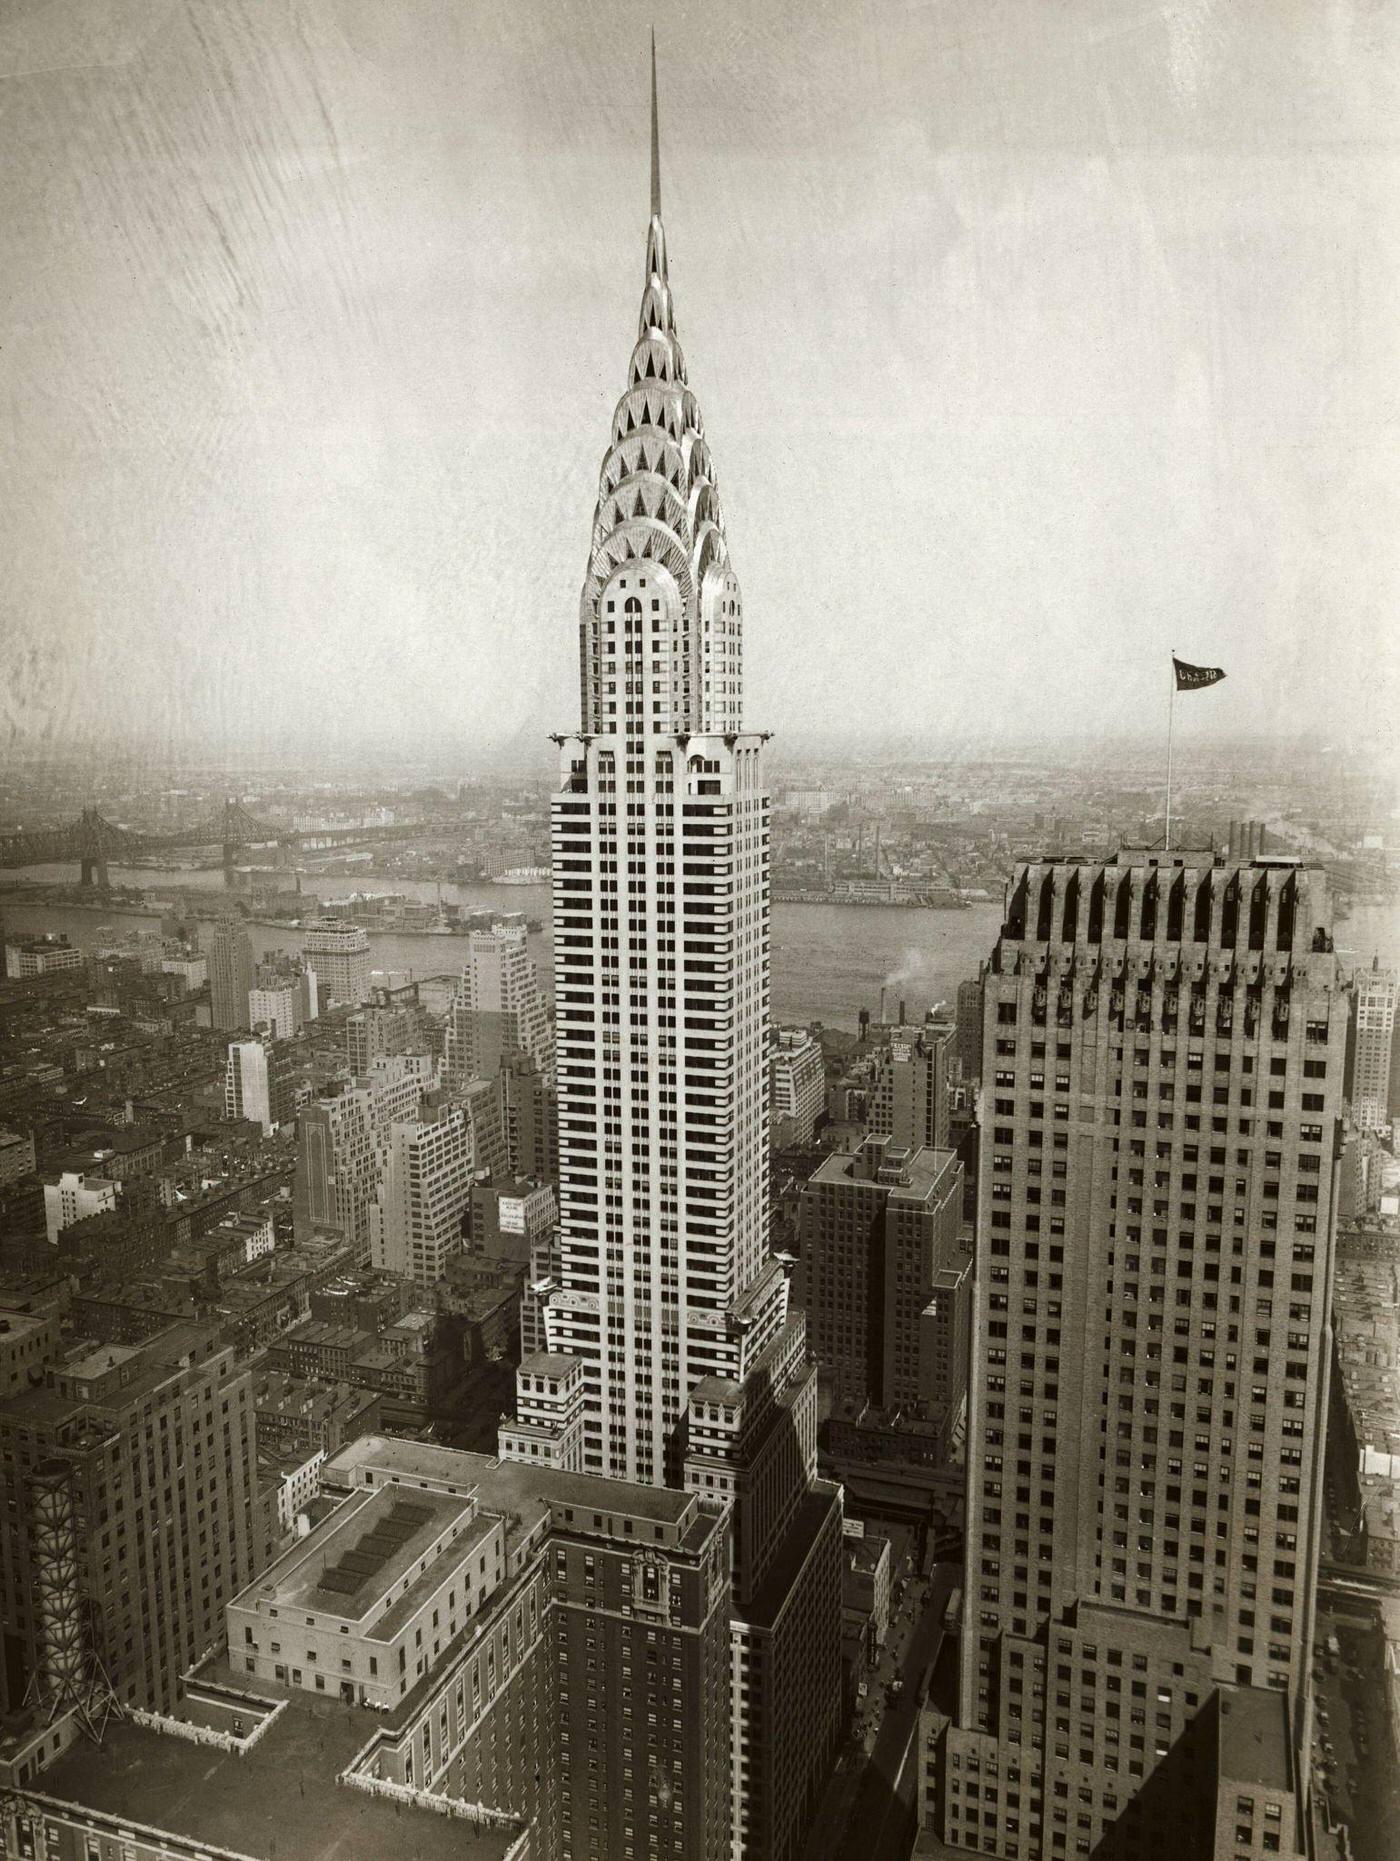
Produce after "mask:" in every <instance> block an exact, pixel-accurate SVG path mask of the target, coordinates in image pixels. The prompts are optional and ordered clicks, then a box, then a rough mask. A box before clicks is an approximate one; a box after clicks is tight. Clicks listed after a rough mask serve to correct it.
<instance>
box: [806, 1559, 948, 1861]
mask: <svg viewBox="0 0 1400 1861" xmlns="http://www.w3.org/2000/svg"><path fill="white" fill-rule="evenodd" d="M961 1581H962V1567H961V1565H958V1564H940V1565H939V1566H938V1568H937V1569H936V1571H935V1572H934V1576H933V1583H932V1586H931V1588H930V1590H929V1593H928V1596H927V1599H926V1600H924V1601H923V1602H922V1604H921V1605H919V1606H918V1607H917V1614H916V1615H915V1616H914V1619H913V1622H912V1626H911V1625H910V1622H909V1618H908V1617H906V1618H905V1620H904V1622H903V1623H902V1624H900V1625H898V1626H897V1625H896V1623H895V1621H894V1620H892V1621H891V1623H890V1633H889V1636H888V1638H887V1642H886V1646H885V1648H884V1649H882V1651H881V1662H880V1666H879V1668H878V1670H877V1672H876V1673H875V1674H873V1675H872V1676H871V1678H870V1688H871V1696H872V1698H876V1697H878V1699H879V1700H880V1702H881V1705H882V1712H881V1716H880V1722H879V1729H878V1731H877V1733H876V1735H875V1741H874V1745H873V1747H872V1748H871V1749H870V1750H869V1751H866V1750H865V1749H864V1748H863V1747H862V1746H859V1745H856V1746H849V1745H848V1746H847V1747H846V1750H845V1752H844V1754H843V1756H842V1759H841V1762H840V1764H839V1765H838V1767H837V1769H836V1771H835V1772H834V1773H833V1776H832V1779H831V1783H830V1785H829V1786H828V1788H827V1792H826V1795H825V1796H824V1798H823V1800H822V1803H821V1805H820V1807H819V1809H818V1811H817V1815H816V1817H815V1819H814V1829H813V1835H812V1839H811V1841H810V1843H809V1846H808V1854H807V1861H903V1857H904V1856H905V1855H907V1854H908V1852H909V1846H910V1843H911V1840H912V1831H913V1826H914V1808H915V1798H916V1796H917V1788H918V1753H917V1751H914V1750H911V1747H912V1746H913V1745H914V1744H915V1743H916V1740H915V1736H914V1734H915V1730H916V1728H917V1725H918V1718H919V1707H920V1705H921V1704H922V1702H923V1694H924V1686H925V1682H926V1677H927V1675H928V1672H929V1670H930V1668H931V1667H932V1665H933V1663H934V1661H935V1659H936V1658H937V1655H938V1650H939V1646H940V1644H941V1642H942V1639H943V1611H944V1609H945V1608H946V1606H947V1602H948V1596H949V1594H950V1592H951V1591H952V1590H953V1589H954V1588H955V1587H956V1585H957V1584H959V1583H960V1582H961ZM920 1595H921V1586H920V1584H919V1582H918V1580H917V1579H912V1580H911V1582H910V1585H909V1589H908V1591H907V1592H906V1596H907V1598H912V1599H918V1598H919V1597H920ZM896 1676H898V1677H899V1678H900V1679H901V1680H902V1681H903V1682H904V1691H903V1692H902V1693H901V1694H900V1696H899V1698H898V1699H897V1700H895V1701H893V1702H889V1703H885V1699H884V1689H885V1687H886V1685H887V1684H888V1682H889V1681H890V1680H892V1679H894V1678H895V1677H896Z"/></svg>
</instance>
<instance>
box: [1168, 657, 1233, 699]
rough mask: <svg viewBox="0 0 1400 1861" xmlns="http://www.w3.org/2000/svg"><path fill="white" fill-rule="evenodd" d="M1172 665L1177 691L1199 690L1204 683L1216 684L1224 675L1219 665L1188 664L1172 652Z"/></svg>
mask: <svg viewBox="0 0 1400 1861" xmlns="http://www.w3.org/2000/svg"><path fill="white" fill-rule="evenodd" d="M1172 665H1173V666H1174V667H1175V669H1176V688H1177V690H1178V691H1200V690H1201V689H1202V688H1203V687H1204V686H1206V685H1218V684H1219V683H1220V681H1221V679H1223V678H1224V676H1225V674H1224V673H1223V672H1222V671H1221V670H1220V667H1219V666H1188V665H1187V663H1186V661H1185V660H1184V659H1178V658H1177V656H1176V654H1175V653H1173V654H1172Z"/></svg>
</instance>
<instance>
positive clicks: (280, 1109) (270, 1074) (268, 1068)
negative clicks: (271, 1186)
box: [224, 1036, 292, 1137]
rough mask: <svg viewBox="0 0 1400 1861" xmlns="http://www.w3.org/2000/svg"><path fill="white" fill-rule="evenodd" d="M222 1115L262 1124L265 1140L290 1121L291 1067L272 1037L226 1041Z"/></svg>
mask: <svg viewBox="0 0 1400 1861" xmlns="http://www.w3.org/2000/svg"><path fill="white" fill-rule="evenodd" d="M224 1116H225V1117H226V1118H246V1119H247V1120H248V1122H249V1123H250V1124H258V1125H261V1126H262V1131H263V1136H264V1137H270V1136H271V1135H272V1133H273V1132H274V1131H275V1130H276V1129H277V1128H278V1126H279V1125H283V1124H288V1123H290V1122H291V1118H292V1074H291V1067H290V1065H289V1064H288V1061H287V1057H286V1054H285V1052H284V1050H283V1049H282V1048H281V1047H280V1046H278V1045H277V1044H276V1043H274V1042H273V1040H272V1039H271V1038H263V1037H261V1036H260V1037H258V1038H257V1039H255V1040H231V1041H230V1042H229V1044H228V1067H227V1070H226V1072H225V1074H224Z"/></svg>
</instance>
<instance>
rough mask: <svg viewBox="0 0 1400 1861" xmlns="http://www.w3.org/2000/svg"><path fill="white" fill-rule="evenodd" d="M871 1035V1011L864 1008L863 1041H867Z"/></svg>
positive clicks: (861, 1034) (861, 1024) (861, 1013)
mask: <svg viewBox="0 0 1400 1861" xmlns="http://www.w3.org/2000/svg"><path fill="white" fill-rule="evenodd" d="M869 1033H870V1010H869V1009H868V1008H862V1009H861V1011H860V1037H861V1039H862V1040H865V1039H866V1038H868V1036H869Z"/></svg>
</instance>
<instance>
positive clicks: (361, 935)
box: [301, 918, 370, 1009]
mask: <svg viewBox="0 0 1400 1861" xmlns="http://www.w3.org/2000/svg"><path fill="white" fill-rule="evenodd" d="M301 948H302V954H303V956H305V958H306V965H307V968H308V969H312V970H314V971H315V972H316V996H317V1000H318V1002H319V1004H320V1006H321V1008H322V1009H325V1008H329V1007H332V1006H334V1005H336V1004H339V1005H340V1006H341V1007H343V1008H346V1007H348V1008H358V1007H359V1005H360V1003H361V1002H367V1001H368V1000H369V999H370V981H369V937H368V935H367V934H366V933H365V932H364V931H363V930H361V928H360V926H359V925H358V924H346V923H344V922H342V920H341V919H339V918H322V919H321V920H320V922H319V923H316V924H309V925H308V926H307V927H306V929H305V930H304V931H303V932H302V938H301Z"/></svg>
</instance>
